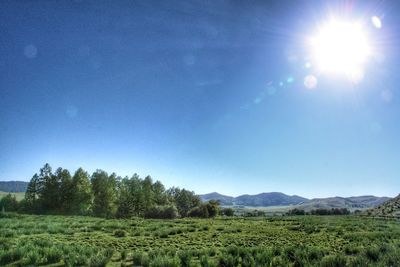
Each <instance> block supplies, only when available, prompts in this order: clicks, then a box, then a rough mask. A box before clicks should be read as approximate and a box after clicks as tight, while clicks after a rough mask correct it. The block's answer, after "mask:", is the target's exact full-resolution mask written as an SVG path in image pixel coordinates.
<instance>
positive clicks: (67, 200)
mask: <svg viewBox="0 0 400 267" xmlns="http://www.w3.org/2000/svg"><path fill="white" fill-rule="evenodd" d="M55 176H56V177H57V181H58V182H59V198H60V203H59V207H58V210H59V212H60V213H63V214H66V213H71V211H72V203H73V199H74V188H73V187H72V177H71V174H70V173H69V171H68V170H66V169H62V168H58V169H57V170H56V173H55Z"/></svg>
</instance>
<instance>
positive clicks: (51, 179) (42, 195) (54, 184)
mask: <svg viewBox="0 0 400 267" xmlns="http://www.w3.org/2000/svg"><path fill="white" fill-rule="evenodd" d="M59 188H60V181H59V180H58V177H57V175H54V174H53V173H52V169H51V167H50V165H49V164H48V163H46V164H45V165H44V166H43V168H41V169H40V174H39V190H38V191H39V200H40V204H41V208H42V209H43V210H44V211H45V212H47V213H52V212H54V211H56V210H57V209H59V207H60V194H59V193H60V192H59Z"/></svg>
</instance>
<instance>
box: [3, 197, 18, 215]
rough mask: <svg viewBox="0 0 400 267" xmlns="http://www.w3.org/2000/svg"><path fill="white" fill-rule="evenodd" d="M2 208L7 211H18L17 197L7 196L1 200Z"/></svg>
mask: <svg viewBox="0 0 400 267" xmlns="http://www.w3.org/2000/svg"><path fill="white" fill-rule="evenodd" d="M0 207H1V208H2V209H3V210H5V211H18V208H19V206H18V201H17V199H16V197H15V195H11V194H7V195H5V196H4V197H3V198H2V199H1V200H0Z"/></svg>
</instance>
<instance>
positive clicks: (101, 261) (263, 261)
mask: <svg viewBox="0 0 400 267" xmlns="http://www.w3.org/2000/svg"><path fill="white" fill-rule="evenodd" d="M3 217H5V218H0V265H9V266H25V265H35V266H36V265H49V266H64V265H66V266H77V265H85V266H105V265H107V266H290V265H292V266H344V265H347V266H367V265H372V266H400V224H399V222H398V221H395V220H378V219H371V218H361V217H354V216H321V217H318V216H298V217H267V218H248V219H243V218H230V219H225V218H216V219H176V220H144V219H131V220H114V219H112V220H106V219H100V218H93V217H79V216H28V215H13V214H10V215H9V216H4V215H3Z"/></svg>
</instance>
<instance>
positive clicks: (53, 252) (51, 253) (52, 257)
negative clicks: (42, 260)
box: [44, 246, 62, 263]
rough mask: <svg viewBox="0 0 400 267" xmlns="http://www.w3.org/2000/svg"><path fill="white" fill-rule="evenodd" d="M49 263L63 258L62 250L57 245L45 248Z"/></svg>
mask: <svg viewBox="0 0 400 267" xmlns="http://www.w3.org/2000/svg"><path fill="white" fill-rule="evenodd" d="M44 254H45V257H46V259H47V263H57V262H59V261H60V260H61V258H62V252H61V251H60V250H59V249H58V248H56V247H54V246H53V247H50V248H47V249H45V250H44Z"/></svg>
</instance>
